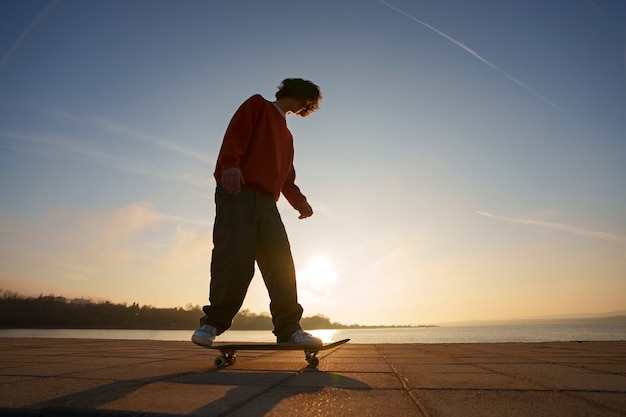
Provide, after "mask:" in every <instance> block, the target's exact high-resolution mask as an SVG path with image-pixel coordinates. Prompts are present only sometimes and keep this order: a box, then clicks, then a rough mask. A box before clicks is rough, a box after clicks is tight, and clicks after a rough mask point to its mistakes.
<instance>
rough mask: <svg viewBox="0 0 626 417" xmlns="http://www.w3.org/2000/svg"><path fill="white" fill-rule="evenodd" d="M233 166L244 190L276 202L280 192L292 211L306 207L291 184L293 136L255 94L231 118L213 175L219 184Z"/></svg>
mask: <svg viewBox="0 0 626 417" xmlns="http://www.w3.org/2000/svg"><path fill="white" fill-rule="evenodd" d="M235 167H237V168H239V169H241V172H242V173H243V178H244V180H245V182H246V184H245V185H246V186H247V187H249V188H252V189H255V190H257V191H261V192H264V193H268V194H272V195H273V196H274V198H275V199H276V201H278V199H279V197H280V193H281V192H282V193H283V195H284V196H285V198H286V199H287V201H289V203H290V204H291V205H292V206H293V207H294V208H295V209H296V210H299V209H300V208H302V207H303V206H304V205H305V204H306V202H307V201H306V197H305V196H304V195H303V194H302V193H301V192H300V189H299V188H298V186H296V184H294V181H295V179H296V171H295V170H294V168H293V137H292V136H291V132H290V131H289V129H288V128H287V121H286V120H285V117H284V116H283V115H282V114H281V113H280V112H279V110H278V109H277V108H276V107H275V106H274V104H273V103H272V102H271V101H267V100H265V99H264V98H263V97H262V96H260V95H259V94H255V95H253V96H252V97H250V98H249V99H248V100H246V101H245V102H244V103H243V104H242V105H241V106H240V107H239V109H237V111H236V112H235V114H234V115H233V118H232V119H231V121H230V123H229V124H228V128H227V129H226V133H225V134H224V140H223V142H222V147H221V149H220V154H219V156H218V157H217V163H216V164H215V173H214V174H213V175H214V176H215V179H216V180H217V181H220V179H221V177H222V171H224V170H225V169H228V168H235Z"/></svg>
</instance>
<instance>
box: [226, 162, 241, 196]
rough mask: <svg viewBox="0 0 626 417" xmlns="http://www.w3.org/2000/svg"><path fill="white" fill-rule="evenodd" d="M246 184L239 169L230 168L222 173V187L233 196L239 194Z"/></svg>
mask: <svg viewBox="0 0 626 417" xmlns="http://www.w3.org/2000/svg"><path fill="white" fill-rule="evenodd" d="M245 183H246V182H245V181H244V179H243V174H242V173H241V170H240V169H239V168H228V169H225V170H224V171H222V186H223V187H224V189H225V190H226V191H228V192H229V193H231V194H239V192H240V191H241V184H245Z"/></svg>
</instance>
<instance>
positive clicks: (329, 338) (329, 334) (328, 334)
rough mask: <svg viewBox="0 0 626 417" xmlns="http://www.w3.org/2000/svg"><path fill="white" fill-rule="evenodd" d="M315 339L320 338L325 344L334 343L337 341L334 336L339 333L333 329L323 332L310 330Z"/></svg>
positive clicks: (323, 330)
mask: <svg viewBox="0 0 626 417" xmlns="http://www.w3.org/2000/svg"><path fill="white" fill-rule="evenodd" d="M308 332H309V333H311V334H312V335H313V336H315V337H319V338H320V339H322V342H324V343H332V342H334V341H335V339H334V336H335V333H337V330H332V329H322V330H308Z"/></svg>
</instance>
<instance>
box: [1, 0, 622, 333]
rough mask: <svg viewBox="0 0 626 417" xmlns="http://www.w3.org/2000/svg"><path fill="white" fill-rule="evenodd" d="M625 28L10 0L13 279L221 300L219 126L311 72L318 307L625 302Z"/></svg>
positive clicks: (4, 142) (588, 309)
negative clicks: (216, 256)
mask: <svg viewBox="0 0 626 417" xmlns="http://www.w3.org/2000/svg"><path fill="white" fill-rule="evenodd" d="M625 41H626V3H625V2H623V1H622V0H550V1H545V0H527V1H508V2H503V1H501V0H475V1H471V2H468V1H466V0H439V1H436V2H435V1H426V0H388V1H383V0H320V1H315V2H291V1H282V0H270V1H265V2H257V1H252V0H231V1H221V2H217V1H197V0H187V1H184V2H179V1H174V0H167V1H165V0H133V1H121V0H107V1H104V0H96V1H89V2H85V1H79V0H55V1H48V0H46V1H43V0H30V1H27V2H25V1H21V0H3V1H0V289H2V290H9V291H13V292H17V293H19V294H22V295H28V296H38V295H40V294H44V295H48V294H54V295H59V296H64V297H67V298H80V297H84V298H88V299H92V300H108V301H111V302H114V303H124V302H126V303H129V304H131V303H134V302H136V303H139V304H141V305H152V306H156V307H178V306H181V307H185V306H195V305H204V304H206V303H207V299H208V285H209V281H210V271H209V266H210V258H211V249H212V236H211V233H212V225H213V218H214V215H215V207H214V201H213V196H214V189H215V181H214V180H213V177H212V173H213V170H214V167H215V159H216V156H217V153H218V151H219V147H220V144H221V140H222V137H223V134H224V131H225V129H226V126H227V124H228V122H229V120H230V118H231V116H232V114H233V113H234V111H235V110H236V109H237V107H238V106H239V105H240V104H241V103H242V102H243V101H244V100H246V99H247V98H248V97H250V96H251V95H253V94H257V93H258V94H262V95H263V96H264V97H265V98H267V99H268V100H273V97H274V93H275V92H276V87H277V86H278V85H279V84H280V81H281V80H282V79H284V78H287V77H300V78H304V79H308V80H312V81H313V82H315V83H316V84H318V85H319V86H320V87H321V89H322V92H323V97H324V99H323V101H322V104H321V109H320V110H319V111H318V112H317V113H315V114H313V115H312V116H310V117H307V118H299V117H297V116H295V115H290V116H288V125H289V127H290V129H291V131H292V133H293V135H294V141H295V149H296V154H295V162H294V164H295V167H296V171H297V180H296V183H297V184H298V185H299V186H300V188H301V190H302V191H303V193H304V194H305V195H306V196H307V198H308V200H309V202H310V203H311V205H312V207H313V209H314V211H315V214H314V215H313V217H311V218H309V219H304V220H299V219H298V213H297V212H296V211H295V210H293V209H292V208H291V207H290V206H289V205H288V203H286V201H285V200H284V198H283V199H281V200H280V201H279V202H278V205H279V208H280V212H281V216H282V218H283V221H284V223H285V226H286V228H287V231H288V234H289V238H290V242H291V246H292V251H293V256H294V260H295V263H296V269H297V275H298V289H299V297H300V302H301V304H302V305H303V307H304V310H305V313H304V314H305V316H311V315H315V314H322V315H325V316H327V317H329V318H330V319H331V320H333V321H337V322H341V323H346V324H349V323H359V324H414V325H420V324H432V323H444V322H451V321H464V320H499V319H515V318H527V317H546V316H555V315H564V314H580V315H585V314H596V313H607V312H612V311H623V310H626V298H625V297H624V294H626V117H625V116H626V54H625V51H626V49H625ZM243 308H247V309H249V310H251V311H252V312H257V313H262V312H267V311H269V298H268V296H267V292H266V290H265V288H264V285H263V281H262V279H261V277H260V274H258V273H257V274H256V276H255V278H254V279H253V282H252V285H251V287H250V290H249V292H248V296H247V298H246V301H245V303H244V306H243Z"/></svg>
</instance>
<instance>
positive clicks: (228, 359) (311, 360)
mask: <svg viewBox="0 0 626 417" xmlns="http://www.w3.org/2000/svg"><path fill="white" fill-rule="evenodd" d="M348 340H350V339H344V340H340V341H338V342H334V343H329V344H326V345H321V346H315V347H313V346H298V345H277V344H275V343H243V344H220V345H213V346H206V347H207V348H208V349H215V350H219V351H220V356H218V357H216V358H215V366H216V367H218V368H222V367H224V366H229V365H233V364H234V363H235V362H236V361H237V357H236V356H235V354H236V353H237V351H238V350H301V351H303V352H304V358H305V360H306V361H307V363H308V367H309V368H317V366H318V365H319V363H320V360H319V358H318V357H317V354H318V353H319V352H320V351H322V350H327V349H330V348H334V347H337V346H340V345H343V344H344V343H346V342H347V341H348Z"/></svg>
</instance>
